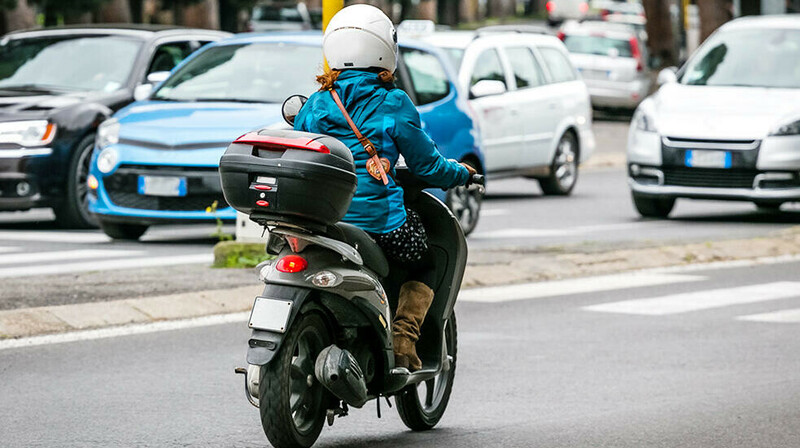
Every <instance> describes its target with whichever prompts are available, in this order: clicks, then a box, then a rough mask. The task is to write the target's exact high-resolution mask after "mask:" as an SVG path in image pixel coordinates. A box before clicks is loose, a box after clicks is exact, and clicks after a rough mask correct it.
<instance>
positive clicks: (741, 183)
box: [663, 167, 758, 188]
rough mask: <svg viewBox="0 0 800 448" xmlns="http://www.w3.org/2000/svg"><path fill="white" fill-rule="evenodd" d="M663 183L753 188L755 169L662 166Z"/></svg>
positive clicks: (688, 185)
mask: <svg viewBox="0 0 800 448" xmlns="http://www.w3.org/2000/svg"><path fill="white" fill-rule="evenodd" d="M663 173H664V185H674V186H679V187H708V188H753V181H754V180H755V177H756V176H757V175H758V171H755V170H736V169H733V170H727V169H711V168H679V167H670V168H666V167H665V168H664V169H663Z"/></svg>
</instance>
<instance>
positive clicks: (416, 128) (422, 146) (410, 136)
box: [389, 89, 469, 188]
mask: <svg viewBox="0 0 800 448" xmlns="http://www.w3.org/2000/svg"><path fill="white" fill-rule="evenodd" d="M390 95H392V96H394V97H395V98H394V99H396V100H397V103H399V105H398V106H397V109H396V110H395V111H394V114H393V115H394V117H395V120H394V127H393V129H391V130H390V132H389V135H390V136H391V137H392V139H393V140H394V142H395V145H397V148H398V151H399V152H400V154H402V155H403V158H405V161H406V165H407V166H408V168H409V169H410V170H411V172H412V173H413V174H414V175H415V176H417V177H419V178H420V179H422V180H424V181H425V182H427V183H429V184H431V185H433V186H436V187H440V188H452V187H457V186H459V185H464V184H466V183H467V180H469V171H467V169H466V168H464V167H463V166H461V164H460V163H458V162H455V161H452V160H447V159H445V158H444V157H443V156H442V155H441V154H440V153H439V150H438V149H437V148H436V143H434V142H433V140H431V138H430V137H429V136H428V134H427V133H426V132H425V131H423V130H422V126H421V123H420V118H419V112H417V109H416V107H414V104H413V103H412V102H411V98H409V97H408V95H407V94H406V93H405V92H403V91H402V90H400V89H395V90H393V91H392V92H391V94H390Z"/></svg>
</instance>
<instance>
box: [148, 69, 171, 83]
mask: <svg viewBox="0 0 800 448" xmlns="http://www.w3.org/2000/svg"><path fill="white" fill-rule="evenodd" d="M167 78H169V72H166V71H164V72H153V73H150V74H149V75H147V82H148V83H149V84H152V85H154V86H157V85H159V84H161V83H162V82H164V81H166V80H167Z"/></svg>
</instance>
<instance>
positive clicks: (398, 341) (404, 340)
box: [392, 282, 433, 372]
mask: <svg viewBox="0 0 800 448" xmlns="http://www.w3.org/2000/svg"><path fill="white" fill-rule="evenodd" d="M431 302H433V290H432V289H431V288H429V287H428V286H427V285H425V284H424V283H420V282H406V283H404V284H403V286H402V287H400V298H399V299H398V303H397V314H396V315H395V316H394V321H393V322H392V333H393V335H394V338H393V339H394V340H393V343H392V344H393V345H394V365H395V367H405V368H407V369H408V370H410V371H412V372H413V371H415V370H419V369H421V368H422V361H420V359H419V357H418V356H417V347H416V343H417V340H418V339H419V331H420V327H422V322H423V321H424V320H425V314H427V313H428V308H430V306H431Z"/></svg>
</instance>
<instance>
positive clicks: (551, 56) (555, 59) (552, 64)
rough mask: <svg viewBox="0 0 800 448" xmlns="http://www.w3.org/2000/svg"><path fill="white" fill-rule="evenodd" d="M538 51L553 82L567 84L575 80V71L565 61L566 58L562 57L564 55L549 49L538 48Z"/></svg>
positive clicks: (567, 61)
mask: <svg viewBox="0 0 800 448" xmlns="http://www.w3.org/2000/svg"><path fill="white" fill-rule="evenodd" d="M539 51H540V52H541V53H542V57H543V58H544V63H545V64H547V68H549V69H550V75H551V76H552V78H553V82H567V81H574V80H575V79H577V77H576V76H575V70H574V69H573V68H572V64H570V63H569V60H567V57H566V56H564V53H562V52H560V51H558V50H557V49H555V48H549V47H540V48H539Z"/></svg>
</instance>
